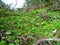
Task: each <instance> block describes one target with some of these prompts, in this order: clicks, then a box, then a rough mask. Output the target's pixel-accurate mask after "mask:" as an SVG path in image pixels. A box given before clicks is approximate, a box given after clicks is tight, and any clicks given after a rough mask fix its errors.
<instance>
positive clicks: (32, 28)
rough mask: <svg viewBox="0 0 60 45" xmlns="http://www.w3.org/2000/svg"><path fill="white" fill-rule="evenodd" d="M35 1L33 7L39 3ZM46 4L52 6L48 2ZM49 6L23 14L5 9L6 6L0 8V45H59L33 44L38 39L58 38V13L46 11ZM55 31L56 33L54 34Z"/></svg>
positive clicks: (47, 44)
mask: <svg viewBox="0 0 60 45" xmlns="http://www.w3.org/2000/svg"><path fill="white" fill-rule="evenodd" d="M36 1H37V0H35V2H34V3H33V5H34V6H36V5H38V4H39V3H38V2H39V1H37V3H36ZM26 2H29V1H28V0H26ZM30 2H31V0H30ZM46 2H48V1H45V3H46ZM53 2H54V1H53ZM35 3H36V4H35ZM2 4H3V3H2ZM28 4H32V3H28ZM47 4H48V5H49V6H51V5H52V4H50V3H49V2H48V3H47ZM54 5H55V4H54ZM4 6H5V5H4ZM29 6H30V7H31V5H28V8H29ZM49 6H47V7H44V8H40V7H39V8H34V9H30V8H29V9H30V10H28V11H26V12H24V13H22V12H21V10H10V9H9V8H8V9H7V8H6V7H7V6H6V7H4V8H3V6H2V7H0V45H60V43H59V41H51V42H50V43H49V42H48V41H47V42H44V43H43V44H41V43H42V42H39V43H37V44H35V43H36V41H37V42H38V40H40V39H48V38H60V13H59V11H51V10H50V8H49V9H48V7H49ZM28 8H27V9H28ZM49 10H50V11H49ZM56 10H57V9H56ZM19 11H20V12H19ZM55 30H57V32H55V33H54V32H53V31H55Z"/></svg>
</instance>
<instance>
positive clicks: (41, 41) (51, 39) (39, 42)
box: [33, 38, 60, 45]
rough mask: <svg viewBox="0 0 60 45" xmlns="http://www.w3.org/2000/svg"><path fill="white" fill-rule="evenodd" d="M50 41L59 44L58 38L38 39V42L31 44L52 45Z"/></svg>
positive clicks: (59, 39)
mask: <svg viewBox="0 0 60 45" xmlns="http://www.w3.org/2000/svg"><path fill="white" fill-rule="evenodd" d="M52 41H57V42H59V41H60V38H49V39H40V40H37V41H36V43H35V44H33V45H38V44H43V43H47V42H48V44H49V45H52Z"/></svg>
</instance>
